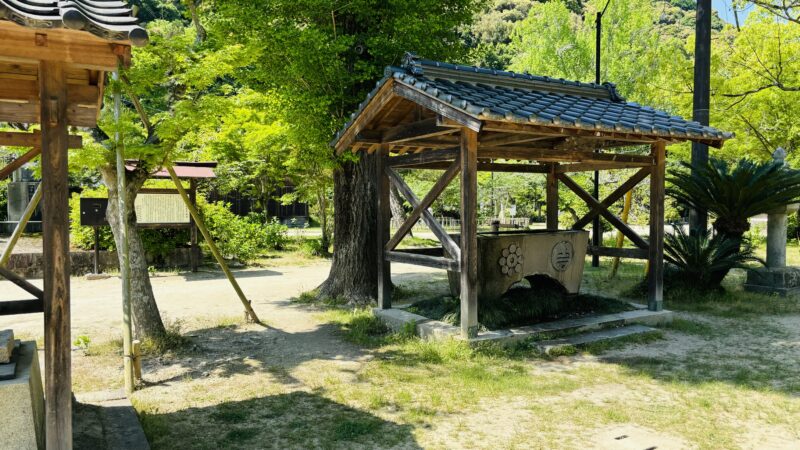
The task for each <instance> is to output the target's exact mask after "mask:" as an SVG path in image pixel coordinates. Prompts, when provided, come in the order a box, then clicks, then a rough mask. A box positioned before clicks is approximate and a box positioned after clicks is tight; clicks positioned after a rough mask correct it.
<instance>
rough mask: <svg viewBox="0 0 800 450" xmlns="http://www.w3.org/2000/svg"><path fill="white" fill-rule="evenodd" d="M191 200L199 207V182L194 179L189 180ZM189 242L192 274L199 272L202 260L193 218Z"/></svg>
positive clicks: (190, 219)
mask: <svg viewBox="0 0 800 450" xmlns="http://www.w3.org/2000/svg"><path fill="white" fill-rule="evenodd" d="M189 200H190V201H191V202H192V204H193V205H194V206H195V208H196V207H197V180H195V179H194V178H192V179H191V180H189ZM189 223H190V227H189V242H190V243H191V253H190V255H189V261H190V265H191V268H192V272H197V267H198V266H199V259H200V247H198V245H197V224H196V223H195V222H194V219H193V218H191V217H190V218H189Z"/></svg>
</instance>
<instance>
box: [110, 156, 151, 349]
mask: <svg viewBox="0 0 800 450" xmlns="http://www.w3.org/2000/svg"><path fill="white" fill-rule="evenodd" d="M100 172H101V174H102V176H103V182H104V183H105V185H106V187H108V210H107V211H106V218H107V219H108V223H109V225H111V232H112V233H113V234H114V242H115V243H116V246H117V248H118V249H119V248H122V242H121V241H120V221H119V203H118V191H117V173H116V171H115V169H114V167H112V166H104V167H101V168H100ZM146 180H147V172H145V171H140V170H137V171H136V172H135V173H133V174H132V175H128V179H127V180H126V181H127V184H126V189H127V192H126V193H125V202H126V204H127V207H128V213H127V214H126V218H127V222H128V258H129V263H130V283H131V305H132V308H131V309H132V310H133V323H134V326H135V336H136V338H137V339H145V338H149V339H158V338H161V337H163V336H164V335H165V334H166V330H165V328H164V322H163V321H162V320H161V314H160V313H159V311H158V305H157V304H156V298H155V296H154V295H153V286H152V285H151V284H150V274H149V272H148V270H147V268H148V266H147V258H146V255H145V251H144V245H143V244H142V238H141V237H140V236H139V231H138V230H137V228H136V211H135V209H134V208H133V205H134V202H135V201H136V195H137V194H138V193H139V189H140V188H141V187H142V185H143V184H144V182H145V181H146ZM117 254H118V255H119V263H120V267H122V254H121V253H119V252H118V253H117Z"/></svg>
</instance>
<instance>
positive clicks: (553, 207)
mask: <svg viewBox="0 0 800 450" xmlns="http://www.w3.org/2000/svg"><path fill="white" fill-rule="evenodd" d="M557 173H558V164H551V165H550V171H549V172H548V174H547V186H546V187H545V189H546V192H545V196H546V202H547V206H546V210H545V213H546V214H547V229H548V230H550V231H556V230H558V177H557V175H556V174H557Z"/></svg>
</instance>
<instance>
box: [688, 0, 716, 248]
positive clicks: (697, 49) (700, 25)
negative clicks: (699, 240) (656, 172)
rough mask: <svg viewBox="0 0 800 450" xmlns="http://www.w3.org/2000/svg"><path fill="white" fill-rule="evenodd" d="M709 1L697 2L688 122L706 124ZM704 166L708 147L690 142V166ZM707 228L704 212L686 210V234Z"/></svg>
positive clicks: (709, 74)
mask: <svg viewBox="0 0 800 450" xmlns="http://www.w3.org/2000/svg"><path fill="white" fill-rule="evenodd" d="M710 91H711V0H698V2H697V25H696V28H695V43H694V98H693V103H692V104H693V111H692V120H694V121H696V122H699V123H700V124H701V125H708V122H709V105H710V102H711V94H710ZM707 163H708V146H707V145H705V144H700V143H697V142H692V166H704V165H706V164H707ZM707 229H708V211H704V210H699V209H694V208H692V209H690V210H689V233H690V234H691V235H692V236H698V235H702V234H703V233H705V232H706V230H707Z"/></svg>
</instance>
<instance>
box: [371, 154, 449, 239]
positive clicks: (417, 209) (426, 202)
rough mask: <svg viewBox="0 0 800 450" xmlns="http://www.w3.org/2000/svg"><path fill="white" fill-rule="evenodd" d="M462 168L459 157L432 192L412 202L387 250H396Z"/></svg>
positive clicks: (437, 182) (440, 178)
mask: <svg viewBox="0 0 800 450" xmlns="http://www.w3.org/2000/svg"><path fill="white" fill-rule="evenodd" d="M460 170H461V158H460V157H459V158H457V159H456V160H455V161H453V162H452V163H451V164H450V166H449V167H448V168H447V170H445V172H444V173H443V174H442V176H441V177H439V179H438V180H437V181H436V184H434V185H433V187H432V188H431V190H430V192H428V194H427V195H425V197H424V198H423V199H422V201H420V202H419V203H417V204H416V205H415V204H413V203H412V206H413V208H414V209H413V210H412V211H411V213H410V214H409V215H408V217H407V218H406V220H405V222H403V224H402V225H400V228H399V229H398V230H397V231H396V232H395V234H394V236H392V238H391V239H390V240H389V242H388V243H387V244H386V250H387V251H390V250H394V249H395V248H397V245H398V244H399V243H400V241H402V240H403V238H404V237H405V236H406V235H407V234H408V232H409V231H410V230H411V228H412V227H413V226H414V225H415V224H416V223H417V221H418V220H419V218H420V216H421V215H422V213H423V212H424V211H425V210H427V209H428V208H430V206H431V204H433V202H434V201H435V200H436V199H437V198H439V195H441V193H442V192H443V191H444V190H445V189H446V188H447V186H449V185H450V182H451V181H453V178H455V177H456V175H458V172H459V171H460Z"/></svg>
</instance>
